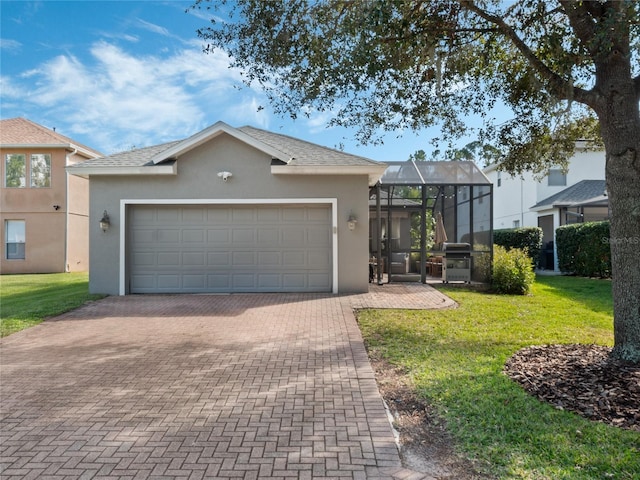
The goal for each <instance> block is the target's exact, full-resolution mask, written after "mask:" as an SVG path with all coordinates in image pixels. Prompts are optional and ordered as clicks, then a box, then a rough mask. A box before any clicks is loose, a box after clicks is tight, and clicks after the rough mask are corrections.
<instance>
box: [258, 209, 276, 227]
mask: <svg viewBox="0 0 640 480" xmlns="http://www.w3.org/2000/svg"><path fill="white" fill-rule="evenodd" d="M279 220H280V209H279V208H276V207H263V208H260V209H259V210H258V214H257V221H258V222H259V223H263V222H264V223H272V222H278V221H279Z"/></svg>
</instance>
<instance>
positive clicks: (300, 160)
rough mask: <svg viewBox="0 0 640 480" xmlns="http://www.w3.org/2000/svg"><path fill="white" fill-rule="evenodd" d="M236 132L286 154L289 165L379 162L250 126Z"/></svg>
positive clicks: (366, 164)
mask: <svg viewBox="0 0 640 480" xmlns="http://www.w3.org/2000/svg"><path fill="white" fill-rule="evenodd" d="M238 130H240V131H241V132H244V133H246V134H247V135H249V136H251V137H253V138H255V139H256V140H258V141H260V142H262V143H264V144H266V145H269V146H271V147H273V148H276V149H278V150H280V151H282V152H284V153H286V154H288V155H289V156H290V157H291V158H293V160H291V161H290V162H289V165H300V166H302V165H305V166H310V165H314V166H317V165H329V166H336V165H344V166H359V165H363V166H369V165H379V162H376V161H374V160H370V159H368V158H365V157H361V156H358V155H353V154H350V153H345V152H342V151H340V150H335V149H333V148H328V147H323V146H321V145H317V144H315V143H311V142H307V141H304V140H300V139H298V138H294V137H290V136H288V135H282V134H279V133H273V132H268V131H266V130H262V129H259V128H255V127H250V126H245V127H241V128H239V129H238ZM280 160H284V161H286V160H287V159H283V158H281V159H280Z"/></svg>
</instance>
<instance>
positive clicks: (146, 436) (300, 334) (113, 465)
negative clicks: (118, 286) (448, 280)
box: [0, 286, 442, 480]
mask: <svg viewBox="0 0 640 480" xmlns="http://www.w3.org/2000/svg"><path fill="white" fill-rule="evenodd" d="M383 288H384V287H383ZM374 289H378V290H379V289H380V287H377V286H376V287H374V288H372V290H374ZM427 289H428V287H425V291H424V292H423V295H427V296H426V297H423V298H422V299H419V298H418V299H416V298H411V299H409V298H405V300H406V301H407V303H408V304H413V303H414V302H415V303H417V304H418V305H423V308H424V307H427V306H429V305H428V304H429V302H431V301H434V302H435V303H436V304H441V303H442V301H441V299H440V298H438V299H437V300H433V299H432V292H430V291H428V290H427ZM388 292H389V293H390V294H391V295H392V296H394V297H395V300H396V306H399V307H401V306H402V304H398V301H401V298H400V297H399V296H398V295H393V293H392V291H391V290H390V289H389V290H388ZM383 294H384V292H383V293H382V294H381V293H380V292H378V293H377V294H376V293H375V292H373V293H371V294H365V295H352V296H348V295H347V296H331V295H320V294H318V295H313V294H271V295H258V294H254V295H182V296H179V295H176V296H155V295H149V296H127V297H109V298H106V299H103V300H101V301H98V302H94V303H91V304H88V305H86V306H84V307H82V308H80V309H78V310H75V311H73V312H70V313H68V314H65V315H62V316H60V317H57V318H55V319H52V320H49V321H47V322H44V323H42V324H40V325H38V326H37V327H34V328H32V329H29V330H25V331H23V332H20V333H17V334H14V335H11V336H9V337H7V338H5V339H3V340H2V342H1V343H0V400H1V412H0V414H1V416H0V422H1V423H0V457H1V458H0V460H1V465H0V468H1V470H0V477H1V478H2V479H3V480H13V479H29V478H39V479H47V478H48V479H84V478H87V479H103V478H104V479H106V478H109V479H121V480H124V479H147V478H154V479H155V478H157V479H160V478H163V479H201V478H218V479H238V478H241V479H252V478H256V479H257V478H260V479H274V480H275V479H329V478H332V479H341V478H345V479H366V478H370V479H374V478H375V479H378V478H380V479H382V478H411V479H414V478H426V476H424V475H420V474H416V473H415V472H410V471H408V470H405V469H403V468H402V466H401V464H400V460H399V455H398V451H397V448H396V445H395V443H394V438H393V435H392V432H391V427H390V425H389V422H388V420H387V416H386V412H385V409H384V405H383V403H382V400H381V398H380V395H379V393H378V390H377V387H376V384H375V379H374V376H373V372H372V369H371V367H370V365H369V362H368V359H367V356H366V352H365V349H364V346H363V343H362V338H361V336H360V332H359V330H358V327H357V325H356V322H355V318H354V315H353V308H354V307H356V308H364V307H367V306H369V305H368V304H367V297H369V300H370V301H371V302H372V303H373V304H372V305H370V306H374V307H379V306H380V305H378V304H376V303H375V302H378V303H379V302H380V301H381V299H382V297H381V296H380V295H383ZM434 298H435V297H434ZM382 300H383V301H385V302H388V301H389V300H388V299H387V300H384V299H382ZM425 302H426V303H425Z"/></svg>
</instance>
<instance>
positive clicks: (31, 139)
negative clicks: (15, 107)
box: [0, 118, 102, 157]
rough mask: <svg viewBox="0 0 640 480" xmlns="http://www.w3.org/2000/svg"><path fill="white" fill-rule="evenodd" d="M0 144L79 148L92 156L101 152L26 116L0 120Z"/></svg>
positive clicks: (100, 154)
mask: <svg viewBox="0 0 640 480" xmlns="http://www.w3.org/2000/svg"><path fill="white" fill-rule="evenodd" d="M0 145H2V146H4V147H6V146H10V145H20V146H34V147H36V146H39V145H46V146H48V147H54V146H59V147H60V148H79V149H82V150H84V153H88V154H90V155H91V156H93V157H101V156H102V153H100V152H98V151H97V150H94V149H93V148H90V147H87V146H86V145H82V144H81V143H78V142H76V141H75V140H73V139H71V138H69V137H65V136H64V135H61V134H59V133H58V132H55V131H53V130H50V129H48V128H46V127H43V126H42V125H38V124H37V123H35V122H32V121H31V120H27V119H26V118H8V119H6V120H0Z"/></svg>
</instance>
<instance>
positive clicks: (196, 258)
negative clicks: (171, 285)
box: [182, 252, 205, 266]
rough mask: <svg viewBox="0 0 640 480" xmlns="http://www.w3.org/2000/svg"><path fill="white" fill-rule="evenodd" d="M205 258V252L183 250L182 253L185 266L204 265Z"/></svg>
mask: <svg viewBox="0 0 640 480" xmlns="http://www.w3.org/2000/svg"><path fill="white" fill-rule="evenodd" d="M204 259H205V253H204V252H183V253H182V265H183V266H191V265H204V264H205V261H204Z"/></svg>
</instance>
